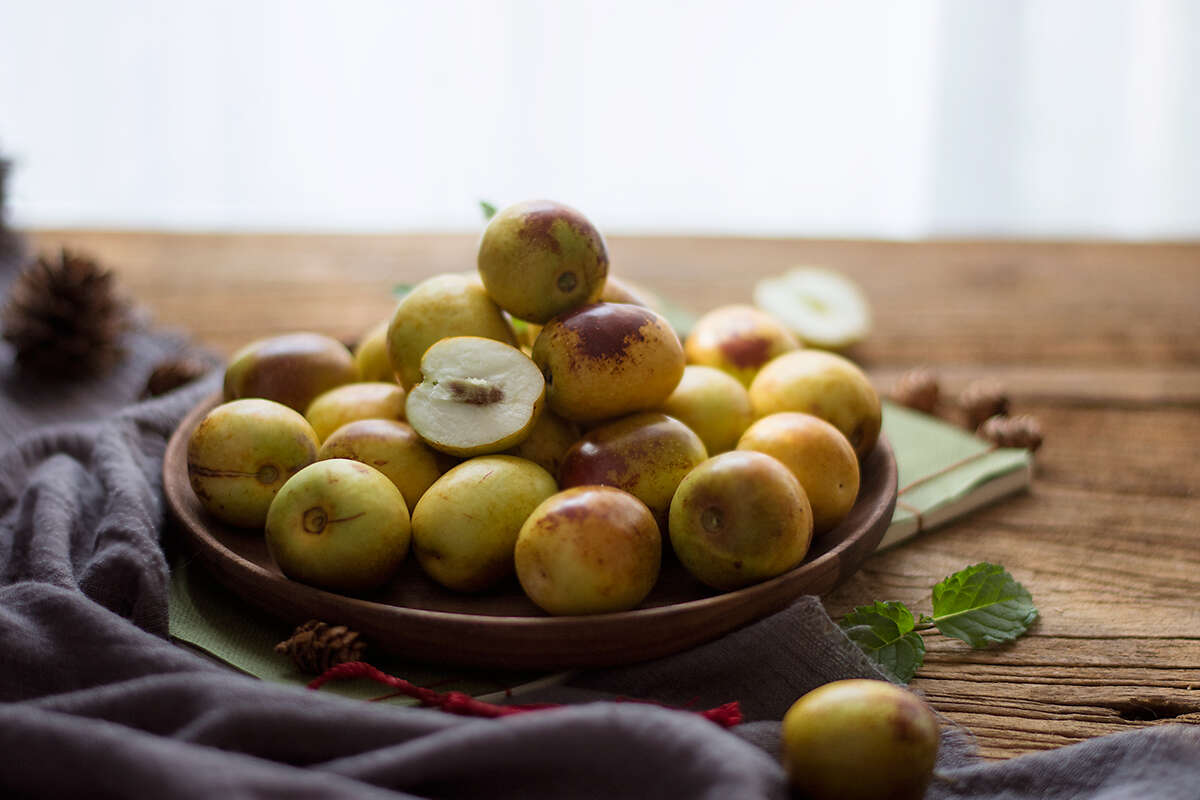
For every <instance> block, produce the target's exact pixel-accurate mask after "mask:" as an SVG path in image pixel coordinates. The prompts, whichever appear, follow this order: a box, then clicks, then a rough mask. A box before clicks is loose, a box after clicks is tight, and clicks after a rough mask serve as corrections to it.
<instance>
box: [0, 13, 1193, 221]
mask: <svg viewBox="0 0 1200 800" xmlns="http://www.w3.org/2000/svg"><path fill="white" fill-rule="evenodd" d="M0 151H2V152H5V153H7V154H8V155H9V156H10V157H12V158H13V159H14V160H15V161H16V165H17V171H16V173H15V175H14V178H13V185H12V187H11V194H12V195H13V196H12V205H13V217H14V220H15V221H16V222H17V223H18V224H23V225H37V226H118V227H160V228H180V229H288V230H295V229H315V230H382V231H394V230H447V229H473V228H477V226H478V224H479V212H478V208H477V205H476V200H477V199H480V198H486V199H491V200H493V201H495V202H498V203H504V202H507V201H513V200H518V199H524V198H526V197H532V196H548V197H553V198H556V199H560V200H563V201H565V202H568V203H570V204H572V205H575V206H577V207H578V208H580V209H582V210H583V211H584V212H585V213H587V214H588V215H589V216H590V217H592V218H593V220H594V221H595V222H596V223H597V224H598V225H599V226H600V227H601V228H602V229H604V230H606V231H696V232H745V233H767V234H784V235H852V236H859V235H868V236H885V237H920V236H928V235H992V234H1000V235H1025V236H1030V235H1033V236H1043V235H1047V236H1111V237H1132V238H1162V237H1171V238H1180V237H1196V236H1200V2H1191V1H1190V0H1146V1H1145V2H1134V0H1127V1H1125V2H1122V1H1121V0H1029V1H1028V2H1004V1H1003V0H912V1H909V2H885V0H879V1H878V2H864V1H861V0H856V1H855V2H829V3H805V2H784V1H783V0H777V1H774V2H771V1H767V0H763V1H762V2H746V3H735V2H727V3H725V2H692V3H687V2H679V3H667V2H651V1H650V0H630V1H625V0H621V1H614V2H603V3H602V2H592V3H584V2H533V1H532V0H530V1H529V2H510V3H503V2H484V1H483V0H474V1H471V0H458V1H457V2H441V3H439V2H383V1H379V2H324V1H323V0H293V1H292V2H266V1H265V0H256V1H254V2H240V1H238V0H208V1H206V2H153V1H152V0H123V1H121V2H116V1H109V2H88V1H87V0H75V1H73V2H72V1H71V0H37V1H36V2H33V1H32V0H27V1H25V2H22V1H21V0H0Z"/></svg>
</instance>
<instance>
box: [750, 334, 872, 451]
mask: <svg viewBox="0 0 1200 800" xmlns="http://www.w3.org/2000/svg"><path fill="white" fill-rule="evenodd" d="M750 405H751V406H752V407H753V408H754V416H755V417H765V416H768V415H770V414H778V413H780V412H781V411H800V412H802V413H805V414H812V415H813V416H815V417H820V418H821V419H823V420H825V421H826V422H829V423H831V424H832V425H833V426H834V427H835V428H837V429H838V430H839V431H841V432H842V434H843V435H844V436H845V437H846V438H847V439H849V440H850V445H851V447H853V448H854V452H855V454H856V455H857V456H858V459H859V461H861V460H863V459H864V458H866V457H867V455H868V454H870V452H871V451H872V450H873V449H874V448H875V443H876V442H877V441H878V440H879V430H880V428H881V427H882V424H883V412H882V407H881V406H880V403H879V394H878V393H877V392H876V391H875V387H873V386H872V385H871V381H870V380H869V379H868V378H867V376H866V374H865V373H864V372H863V371H862V370H861V369H859V368H858V366H857V365H856V364H854V362H852V361H850V360H849V359H847V358H843V357H842V356H839V355H837V354H835V353H829V352H826V351H823V350H796V351H794V352H791V353H785V354H784V355H782V356H779V357H778V358H776V359H774V360H773V361H771V362H770V363H769V364H767V365H766V366H765V367H763V368H762V370H760V371H759V373H758V375H757V376H755V378H754V381H753V383H751V384H750Z"/></svg>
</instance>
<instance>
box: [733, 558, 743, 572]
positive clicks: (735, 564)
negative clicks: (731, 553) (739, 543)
mask: <svg viewBox="0 0 1200 800" xmlns="http://www.w3.org/2000/svg"><path fill="white" fill-rule="evenodd" d="M733 568H734V569H741V568H742V560H741V559H740V558H739V559H738V560H737V561H734V562H733Z"/></svg>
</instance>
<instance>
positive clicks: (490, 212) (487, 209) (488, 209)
mask: <svg viewBox="0 0 1200 800" xmlns="http://www.w3.org/2000/svg"><path fill="white" fill-rule="evenodd" d="M479 210H480V211H482V212H483V221H484V222H489V221H490V220H491V219H492V217H494V216H496V211H497V210H498V209H497V208H496V206H494V205H492V204H491V203H489V202H488V201H487V200H480V201H479Z"/></svg>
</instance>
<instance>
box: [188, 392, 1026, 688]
mask: <svg viewBox="0 0 1200 800" xmlns="http://www.w3.org/2000/svg"><path fill="white" fill-rule="evenodd" d="M883 432H884V435H886V436H887V437H888V440H889V441H890V442H891V443H892V448H893V450H894V451H895V454H896V463H897V466H898V467H899V485H900V494H899V498H898V501H897V505H896V512H895V514H894V516H893V517H892V524H891V526H890V527H889V528H888V531H887V533H886V534H885V535H884V538H883V541H882V543H881V544H880V547H891V546H893V545H895V544H896V543H898V542H901V541H903V540H905V539H907V538H909V537H912V536H915V535H916V534H917V533H919V532H920V531H922V530H928V529H929V528H932V527H935V526H936V525H940V524H943V523H945V522H947V521H949V520H951V519H954V518H955V517H958V516H961V515H963V514H965V513H967V512H968V511H971V510H972V509H975V508H978V507H979V506H981V505H984V504H985V503H988V502H992V501H994V500H996V499H998V498H1000V497H1002V496H1004V495H1006V494H1009V493H1011V492H1014V491H1017V490H1019V489H1021V488H1024V487H1025V486H1027V485H1028V484H1029V481H1030V477H1031V474H1032V457H1031V455H1030V454H1029V452H1027V451H1025V450H1013V449H1003V448H1001V449H997V448H995V447H993V446H991V445H990V444H989V443H988V442H986V441H983V440H982V439H979V438H977V437H975V436H972V435H971V434H969V433H966V432H965V431H963V430H961V429H959V428H956V427H954V426H953V425H950V424H948V423H946V422H943V421H941V420H939V419H936V418H934V417H931V416H928V415H926V414H921V413H918V412H915V411H911V410H909V409H907V408H904V407H902V406H897V405H894V404H891V403H885V404H884V411H883ZM170 558H171V593H170V630H171V636H172V637H173V638H174V639H176V640H177V641H178V642H180V643H183V644H185V645H187V646H190V647H192V648H195V649H197V650H199V651H201V652H203V653H205V654H207V655H209V656H211V657H212V658H215V659H217V660H218V661H220V662H222V663H225V664H228V665H230V666H232V667H234V668H236V669H239V670H241V671H243V672H245V673H248V674H250V675H253V676H255V677H258V678H263V679H265V680H272V681H278V682H282V683H292V684H297V685H304V684H306V683H308V682H309V681H310V680H311V679H312V676H311V675H306V674H304V673H301V672H300V671H299V670H297V669H296V668H295V667H294V666H293V664H292V663H291V661H290V660H289V659H288V658H286V657H284V656H281V655H279V654H278V653H276V652H275V651H274V647H275V644H276V643H278V642H280V641H283V640H284V639H286V638H288V636H290V635H291V633H292V626H291V625H288V624H287V623H283V622H280V621H279V620H277V619H275V618H274V617H271V616H269V615H267V614H265V613H263V612H260V611H257V610H256V609H254V608H251V607H250V606H249V605H248V604H246V603H243V602H242V601H241V600H239V599H238V598H237V597H235V596H234V595H232V594H231V593H230V592H229V591H228V590H226V589H225V588H223V587H222V586H221V585H219V584H218V583H217V582H216V581H215V580H214V579H213V578H212V577H211V576H210V575H209V574H208V572H207V571H206V570H205V569H204V567H203V566H202V565H199V564H194V563H192V561H191V560H190V558H189V556H187V555H186V554H184V553H183V552H182V551H181V549H179V548H172V550H171V553H170ZM366 657H367V658H368V659H369V660H370V661H371V663H372V664H373V665H374V666H376V667H378V668H379V669H381V670H383V671H384V672H387V673H389V674H392V675H399V676H402V677H403V678H405V679H406V680H408V681H411V682H413V683H415V684H417V685H418V686H426V687H430V688H436V689H438V690H440V691H449V690H456V691H461V692H467V693H468V694H472V695H475V696H481V695H482V696H486V695H489V694H493V693H497V692H501V693H502V692H504V691H506V690H508V689H510V688H513V687H517V686H522V685H527V684H528V683H529V682H530V681H533V680H535V679H539V678H543V677H544V673H529V672H527V673H503V672H482V671H469V670H453V669H450V668H444V667H441V668H439V667H431V666H429V665H423V664H418V663H413V662H405V661H402V660H399V659H395V658H390V657H388V656H386V655H384V654H381V653H373V652H369V653H368V654H367V656H366ZM551 680H552V679H551ZM327 687H328V690H329V691H335V692H338V693H340V694H344V695H346V696H349V697H356V698H380V697H381V696H383V695H385V694H386V689H384V688H383V687H380V686H379V684H376V683H373V682H371V681H367V680H356V681H339V682H335V683H330V684H327ZM395 702H402V703H411V702H412V701H411V700H408V699H407V698H397V699H395Z"/></svg>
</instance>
